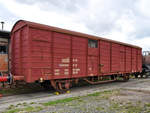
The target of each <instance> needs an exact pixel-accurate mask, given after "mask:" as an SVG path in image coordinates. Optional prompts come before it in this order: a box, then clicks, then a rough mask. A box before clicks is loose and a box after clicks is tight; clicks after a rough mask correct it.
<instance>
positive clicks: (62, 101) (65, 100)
mask: <svg viewBox="0 0 150 113" xmlns="http://www.w3.org/2000/svg"><path fill="white" fill-rule="evenodd" d="M77 99H79V97H70V98H65V99H60V100H56V101H50V102H47V103H43V105H44V106H50V105H56V104H61V103H67V102H71V101H73V100H77Z"/></svg>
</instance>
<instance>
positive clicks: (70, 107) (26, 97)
mask: <svg viewBox="0 0 150 113" xmlns="http://www.w3.org/2000/svg"><path fill="white" fill-rule="evenodd" d="M122 89H125V90H127V91H133V90H136V91H138V92H140V91H145V92H149V91H150V78H148V79H139V80H138V79H131V80H130V81H128V82H112V83H105V84H99V85H91V86H82V87H74V88H72V89H71V93H70V94H61V95H54V94H53V93H52V92H48V91H45V92H37V93H34V94H22V95H15V96H8V97H3V98H1V99H0V112H2V111H4V110H6V109H7V110H8V108H9V109H11V108H10V106H13V107H14V106H16V108H18V106H19V108H20V107H24V106H27V105H30V106H38V107H39V105H40V103H46V102H48V101H55V100H58V99H64V98H70V97H82V96H86V95H88V94H91V93H96V92H105V91H110V90H114V92H115V91H117V90H120V91H121V93H122V95H123V94H124V93H123V92H122V91H124V90H122ZM129 93H131V92H129ZM134 94H135V93H134ZM126 95H127V94H126ZM103 96H106V97H107V95H101V96H94V97H93V96H91V97H90V98H89V97H83V98H81V99H77V100H73V101H72V102H69V103H67V104H66V103H65V104H63V103H61V104H56V105H53V106H47V107H45V108H44V109H42V108H41V107H39V108H38V109H39V113H45V112H48V113H49V112H50V111H51V112H56V113H57V112H62V113H63V112H69V113H75V112H76V113H77V112H78V113H79V112H93V113H96V112H97V113H98V112H100V111H103V112H111V111H113V110H111V109H110V111H106V110H107V109H106V108H107V107H110V105H111V103H109V102H108V100H107V99H106V98H105V99H103V98H102V97H103ZM113 96H114V93H113V94H112V95H111V96H110V95H109V94H108V97H113ZM108 97H107V98H108ZM115 98H116V97H114V99H115ZM95 100H97V101H95ZM33 103H34V104H33ZM22 105H24V106H22ZM104 105H105V106H104ZM102 106H103V107H102ZM13 109H15V107H14V108H13ZM33 111H34V110H33ZM114 112H115V111H114Z"/></svg>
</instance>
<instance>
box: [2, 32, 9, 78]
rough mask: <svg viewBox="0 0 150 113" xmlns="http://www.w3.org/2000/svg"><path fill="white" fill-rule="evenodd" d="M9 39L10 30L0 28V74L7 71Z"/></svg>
mask: <svg viewBox="0 0 150 113" xmlns="http://www.w3.org/2000/svg"><path fill="white" fill-rule="evenodd" d="M9 39H10V32H9V31H1V30H0V75H2V72H7V71H8V68H9V66H8V57H9V55H8V50H9V42H10V41H9Z"/></svg>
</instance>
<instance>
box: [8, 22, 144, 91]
mask: <svg viewBox="0 0 150 113" xmlns="http://www.w3.org/2000/svg"><path fill="white" fill-rule="evenodd" d="M141 51H142V49H141V48H140V47H138V46H134V45H130V44H126V43H122V42H118V41H113V40H109V39H105V38H102V37H97V36H92V35H88V34H83V33H79V32H74V31H69V30H65V29H60V28H56V27H52V26H47V25H42V24H38V23H33V22H29V21H24V20H20V21H18V22H17V23H16V24H15V25H14V27H13V29H12V31H11V58H12V59H11V67H12V68H11V74H12V75H13V76H14V77H15V78H17V79H18V80H24V81H26V82H27V83H31V82H35V81H39V82H41V83H46V82H47V81H49V83H51V85H52V86H53V87H54V88H55V89H57V90H58V89H59V90H62V89H68V88H69V87H70V86H71V83H72V82H75V83H77V82H78V80H79V79H84V80H86V81H87V82H89V83H92V84H94V83H98V82H99V81H102V80H116V79H117V77H122V78H123V79H125V80H128V78H129V75H130V74H133V73H138V72H141V71H142V52H141ZM49 85H50V84H49Z"/></svg>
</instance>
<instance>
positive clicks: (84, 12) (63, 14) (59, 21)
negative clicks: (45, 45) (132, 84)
mask: <svg viewBox="0 0 150 113" xmlns="http://www.w3.org/2000/svg"><path fill="white" fill-rule="evenodd" d="M20 19H24V20H28V21H33V22H38V23H42V24H47V25H51V26H56V27H60V28H65V29H69V30H74V31H79V32H83V33H88V34H92V35H97V36H102V37H106V38H110V39H113V40H117V41H122V42H126V43H130V44H134V45H138V46H141V47H142V48H143V50H150V31H149V30H150V0H0V21H4V22H5V25H4V29H5V30H11V29H12V27H13V25H14V24H15V22H16V21H18V20H20Z"/></svg>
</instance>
